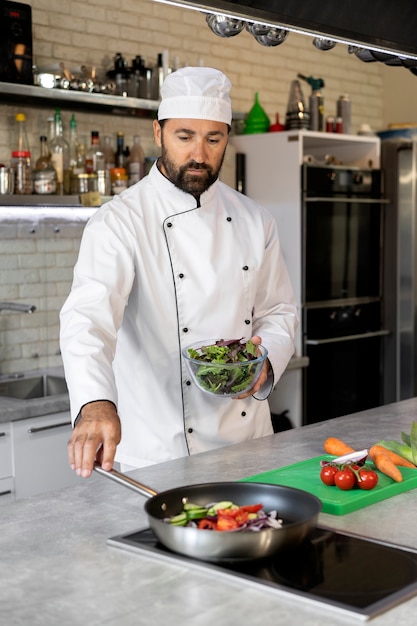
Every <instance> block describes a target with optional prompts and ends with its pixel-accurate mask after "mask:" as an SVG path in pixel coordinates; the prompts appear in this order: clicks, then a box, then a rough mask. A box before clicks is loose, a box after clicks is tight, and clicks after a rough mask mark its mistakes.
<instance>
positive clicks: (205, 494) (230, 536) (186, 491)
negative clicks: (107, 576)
mask: <svg viewBox="0 0 417 626" xmlns="http://www.w3.org/2000/svg"><path fill="white" fill-rule="evenodd" d="M94 469H95V471H96V472H98V473H99V474H102V475H103V476H106V477H107V478H110V479H112V480H114V481H116V482H117V483H120V484H122V485H124V486H126V487H129V488H131V489H133V490H134V491H136V492H138V493H140V494H141V495H144V496H146V497H147V498H149V499H148V500H147V502H146V503H145V511H146V513H147V516H148V521H149V525H150V527H151V529H152V530H153V532H154V534H155V535H156V537H157V538H158V540H159V541H160V542H161V543H162V544H163V545H164V546H165V547H166V548H168V549H170V550H172V551H173V552H178V553H179V554H183V555H186V556H189V557H192V558H197V559H200V560H202V561H213V562H221V561H224V560H230V559H234V560H236V559H245V560H247V559H260V558H265V557H268V556H270V555H272V554H274V553H276V552H278V551H280V550H282V549H284V548H285V549H287V548H288V547H292V546H296V545H298V544H300V543H301V542H302V541H303V540H304V539H305V538H306V537H307V536H308V534H309V533H310V531H311V530H312V529H313V527H314V526H315V524H316V522H317V517H318V514H319V513H320V511H321V508H322V504H321V501H320V500H319V499H318V498H317V497H316V496H313V495H312V494H310V493H307V492H306V491H302V490H301V489H295V488H293V487H284V486H282V485H268V484H263V483H239V482H219V483H202V484H197V485H188V486H184V487H178V488H175V489H169V490H168V491H161V492H160V493H158V492H156V491H155V490H153V489H151V488H150V487H147V486H146V485H142V484H141V483H139V482H137V481H136V480H134V479H133V478H131V477H130V476H126V475H125V474H122V473H121V472H118V471H117V470H115V469H112V470H110V471H109V472H107V471H105V470H103V469H102V468H101V467H100V466H99V465H96V466H95V468H94ZM223 500H226V501H232V502H234V503H235V504H237V505H240V506H243V505H249V504H258V503H262V505H263V508H264V510H265V511H266V512H267V513H268V512H270V511H274V510H275V511H278V516H279V517H280V518H281V519H283V521H284V523H283V525H282V527H281V528H268V529H264V530H260V531H259V532H255V531H249V530H248V531H222V532H219V531H212V530H199V529H198V528H189V527H184V526H174V525H172V524H169V523H167V522H166V521H164V520H165V519H166V518H167V517H171V516H172V515H177V514H178V513H180V512H181V511H182V509H183V505H184V503H185V502H187V501H188V502H193V503H195V504H200V505H202V506H206V505H207V504H209V503H212V502H221V501H223Z"/></svg>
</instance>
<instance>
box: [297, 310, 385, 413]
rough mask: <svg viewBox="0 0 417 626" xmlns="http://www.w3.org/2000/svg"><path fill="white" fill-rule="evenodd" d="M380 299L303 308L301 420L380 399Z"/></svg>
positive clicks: (376, 403)
mask: <svg viewBox="0 0 417 626" xmlns="http://www.w3.org/2000/svg"><path fill="white" fill-rule="evenodd" d="M380 306H381V305H380V303H379V302H378V301H375V302H369V303H362V304H359V303H356V304H351V305H347V306H345V305H344V306H335V307H328V308H323V309H314V308H313V309H310V310H307V312H306V318H307V323H306V328H307V332H308V336H307V337H306V338H305V340H304V354H305V355H306V356H308V358H309V365H308V367H307V368H305V370H304V372H303V386H304V394H303V401H304V407H303V409H304V410H303V415H304V420H303V423H304V424H312V423H315V422H320V421H322V420H326V419H331V418H333V417H340V416H342V415H348V414H350V413H356V412H357V411H363V410H365V409H369V408H373V407H375V406H380V405H381V404H383V370H382V363H383V360H382V353H383V347H384V337H385V336H386V335H387V334H388V331H386V330H383V329H381V321H380Z"/></svg>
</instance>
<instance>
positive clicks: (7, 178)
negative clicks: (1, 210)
mask: <svg viewBox="0 0 417 626" xmlns="http://www.w3.org/2000/svg"><path fill="white" fill-rule="evenodd" d="M13 193H14V170H13V168H11V167H0V195H2V196H11V195H12V194H13Z"/></svg>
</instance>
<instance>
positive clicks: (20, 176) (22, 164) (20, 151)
mask: <svg viewBox="0 0 417 626" xmlns="http://www.w3.org/2000/svg"><path fill="white" fill-rule="evenodd" d="M30 158H31V154H30V150H29V142H28V139H27V134H26V115H25V114H24V113H17V114H16V140H15V147H14V150H13V151H12V167H13V169H14V172H15V188H14V192H15V193H16V194H20V195H27V194H31V193H32V191H33V182H32V167H31V162H30Z"/></svg>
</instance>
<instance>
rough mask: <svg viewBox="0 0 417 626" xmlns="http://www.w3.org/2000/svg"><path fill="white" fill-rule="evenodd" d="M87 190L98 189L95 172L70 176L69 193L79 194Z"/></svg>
mask: <svg viewBox="0 0 417 626" xmlns="http://www.w3.org/2000/svg"><path fill="white" fill-rule="evenodd" d="M89 191H98V181H97V174H85V173H82V174H75V175H74V174H73V175H72V176H71V193H72V194H74V195H80V194H82V193H88V192H89Z"/></svg>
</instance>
